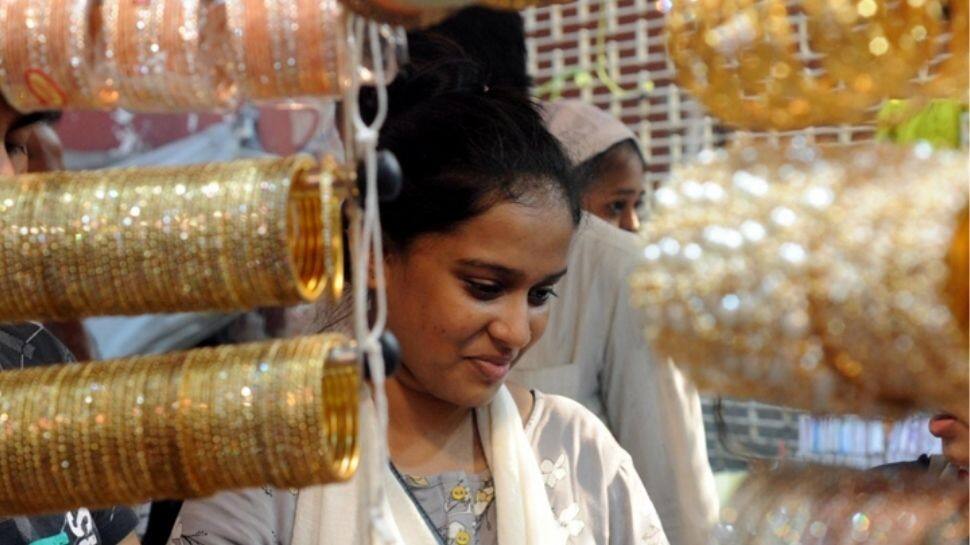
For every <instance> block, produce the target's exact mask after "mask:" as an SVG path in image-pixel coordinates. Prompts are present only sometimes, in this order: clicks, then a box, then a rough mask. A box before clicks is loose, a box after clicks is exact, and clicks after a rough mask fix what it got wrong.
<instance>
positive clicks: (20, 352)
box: [0, 98, 138, 545]
mask: <svg viewBox="0 0 970 545" xmlns="http://www.w3.org/2000/svg"><path fill="white" fill-rule="evenodd" d="M56 118H57V114H56V113H52V112H40V113H34V114H26V115H24V114H21V113H19V112H17V111H16V110H14V109H13V108H12V107H10V105H8V104H7V103H6V102H5V101H4V100H3V99H2V98H0V136H2V137H3V142H4V148H3V150H0V175H3V176H12V175H16V174H23V173H25V172H28V171H29V170H31V167H33V169H38V170H48V169H50V168H59V163H57V162H56V161H57V158H59V157H60V143H59V141H58V140H57V135H56V134H55V133H54V132H53V130H52V129H51V127H50V125H49V122H50V121H51V120H54V119H56ZM52 158H53V159H54V161H55V163H50V162H48V161H50V160H51V159H52ZM35 171H36V170H35ZM4 296H5V297H16V294H5V295H4ZM64 326H65V327H68V328H71V326H70V325H68V324H64ZM74 327H78V325H77V324H76V323H75V324H74ZM73 361H75V360H74V354H72V353H71V351H70V350H69V349H68V348H67V347H66V346H65V345H64V344H63V343H62V342H61V341H60V340H59V339H58V338H57V337H56V336H55V335H54V334H52V333H51V331H50V330H49V329H48V328H46V327H44V326H43V325H41V324H36V323H26V324H0V370H2V371H8V370H11V369H22V368H24V367H30V366H35V365H49V364H53V363H63V362H73ZM137 523H138V519H137V517H136V516H135V514H134V512H133V511H132V510H131V509H129V508H127V507H114V508H111V509H103V510H97V511H91V510H89V509H86V508H84V507H79V508H78V509H76V510H72V511H68V512H66V513H55V514H49V515H40V516H32V517H11V518H5V519H0V543H2V544H3V545H34V544H39V543H43V544H45V545H55V544H56V545H138V538H137V537H136V536H135V535H134V533H133V532H134V529H135V526H136V525H137Z"/></svg>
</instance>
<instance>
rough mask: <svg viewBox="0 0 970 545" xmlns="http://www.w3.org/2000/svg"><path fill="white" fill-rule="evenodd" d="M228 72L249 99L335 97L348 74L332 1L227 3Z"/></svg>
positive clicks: (338, 11)
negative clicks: (346, 73)
mask: <svg viewBox="0 0 970 545" xmlns="http://www.w3.org/2000/svg"><path fill="white" fill-rule="evenodd" d="M215 9H221V10H224V14H223V15H222V16H223V17H225V20H226V24H227V33H226V39H227V42H228V43H229V44H230V47H229V50H230V56H229V59H228V63H229V68H228V71H229V72H230V73H232V75H233V77H234V79H235V80H236V81H237V82H238V84H239V86H240V88H241V91H242V93H243V94H244V95H245V96H246V97H247V98H251V99H256V100H264V99H279V98H286V97H300V96H316V97H327V96H339V95H340V93H341V92H342V87H341V85H342V80H345V79H346V77H345V76H344V74H345V72H346V71H347V67H346V66H345V63H346V60H347V59H346V57H347V54H346V51H345V49H346V47H347V45H346V39H345V24H344V14H343V8H342V6H341V5H340V3H339V2H337V0H226V2H225V3H224V4H219V5H217V6H216V7H215Z"/></svg>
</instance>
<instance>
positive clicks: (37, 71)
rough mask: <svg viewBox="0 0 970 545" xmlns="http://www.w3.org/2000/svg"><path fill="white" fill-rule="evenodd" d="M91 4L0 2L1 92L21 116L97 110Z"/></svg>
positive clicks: (75, 0)
mask: <svg viewBox="0 0 970 545" xmlns="http://www.w3.org/2000/svg"><path fill="white" fill-rule="evenodd" d="M92 11H93V8H92V1H91V0H9V1H4V2H0V52H2V54H0V91H2V92H3V95H4V96H5V97H6V99H7V102H9V103H10V105H11V106H13V107H14V108H16V109H17V110H19V111H21V112H30V111H36V110H50V109H61V108H65V107H71V108H91V107H95V106H97V103H96V102H95V100H94V97H93V95H92V92H91V90H92V82H93V75H92V71H91V67H92V66H93V52H94V49H93V47H92V42H93V39H92V36H91V28H90V26H89V24H88V21H89V19H90V17H91V15H92Z"/></svg>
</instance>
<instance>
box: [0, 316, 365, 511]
mask: <svg viewBox="0 0 970 545" xmlns="http://www.w3.org/2000/svg"><path fill="white" fill-rule="evenodd" d="M348 342H349V341H348V339H347V338H345V337H343V336H342V335H337V334H328V335H319V336H312V337H301V338H297V339H291V340H278V341H273V342H266V343H254V344H244V345H231V346H222V347H218V348H203V349H198V350H192V351H189V352H181V353H173V354H165V355H156V356H144V357H138V358H129V359H122V360H114V361H103V362H89V363H81V364H65V365H54V366H48V367H38V368H28V369H25V370H15V371H5V372H3V373H0V430H2V432H3V437H4V440H3V441H2V442H0V514H2V515H3V516H12V515H27V514H38V513H49V512H57V511H65V510H69V509H74V508H77V507H79V506H82V505H83V506H85V507H88V508H91V509H95V508H101V507H107V506H111V505H132V504H136V503H141V502H144V501H146V500H149V499H152V498H154V499H160V498H186V499H187V498H196V497H202V496H208V495H211V494H214V493H216V492H219V491H221V490H229V489H238V488H246V487H255V486H275V487H279V488H291V487H294V488H295V487H305V486H309V485H314V484H324V483H331V482H336V481H342V480H346V479H348V478H349V477H350V476H352V475H353V473H354V472H355V470H356V467H357V459H358V442H357V435H358V412H359V402H358V399H359V391H360V387H361V384H360V377H359V373H358V364H357V362H356V360H355V359H354V358H350V359H348V358H347V357H346V356H345V355H346V353H350V352H353V351H348V350H337V349H339V348H340V347H347V346H349V345H348V344H347V343H348Z"/></svg>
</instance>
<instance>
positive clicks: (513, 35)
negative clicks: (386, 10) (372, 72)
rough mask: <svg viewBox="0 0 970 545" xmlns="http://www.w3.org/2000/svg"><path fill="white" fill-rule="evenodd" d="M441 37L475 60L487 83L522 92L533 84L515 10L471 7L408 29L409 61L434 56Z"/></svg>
mask: <svg viewBox="0 0 970 545" xmlns="http://www.w3.org/2000/svg"><path fill="white" fill-rule="evenodd" d="M443 41H449V42H452V43H453V44H454V45H455V46H457V47H459V48H460V49H461V50H462V51H463V52H464V54H465V55H466V56H467V57H468V58H469V59H470V60H472V61H474V62H475V63H477V64H478V65H479V66H480V67H481V70H482V73H483V76H484V78H485V83H486V84H487V85H489V86H490V87H505V88H507V89H510V90H515V89H517V90H519V91H521V92H523V93H528V92H529V89H530V88H531V87H532V78H531V77H530V76H529V72H528V69H527V66H526V65H527V62H526V61H527V55H526V48H525V24H524V23H523V21H522V15H520V14H519V13H518V12H516V11H500V10H494V9H489V8H482V7H470V8H465V9H463V10H461V11H459V12H458V13H456V14H454V15H452V16H451V17H449V18H447V19H445V20H444V21H443V22H441V23H439V24H437V25H435V26H433V27H430V28H428V29H425V30H417V31H412V32H409V33H408V52H409V55H410V57H411V60H412V62H416V63H419V64H420V63H423V62H427V61H434V60H437V58H438V57H437V56H436V55H437V54H438V46H439V44H440V43H441V42H443Z"/></svg>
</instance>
